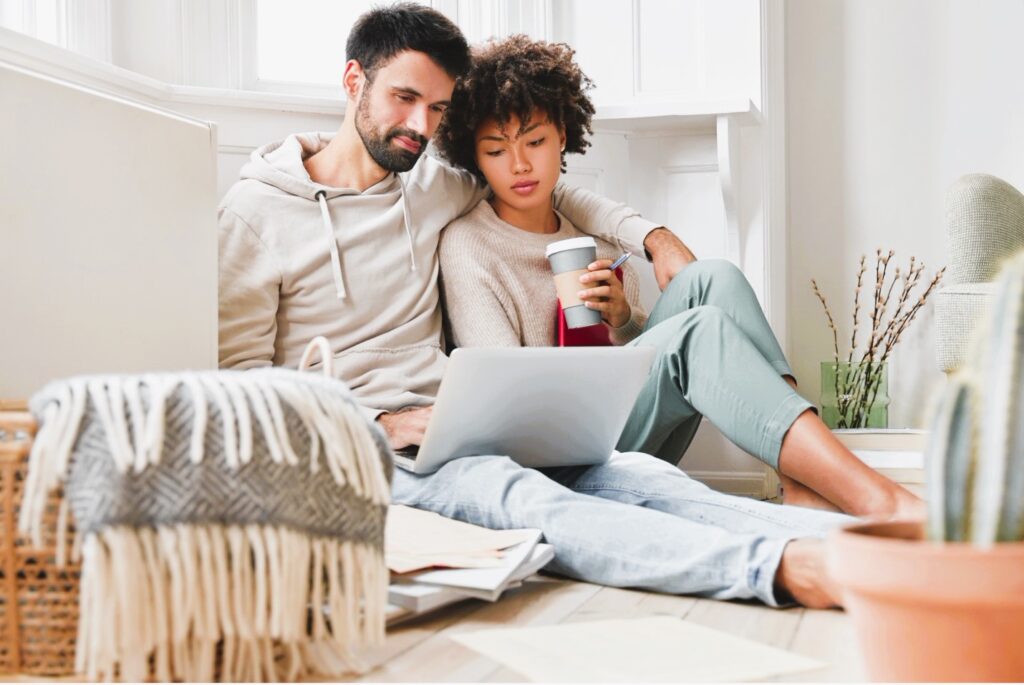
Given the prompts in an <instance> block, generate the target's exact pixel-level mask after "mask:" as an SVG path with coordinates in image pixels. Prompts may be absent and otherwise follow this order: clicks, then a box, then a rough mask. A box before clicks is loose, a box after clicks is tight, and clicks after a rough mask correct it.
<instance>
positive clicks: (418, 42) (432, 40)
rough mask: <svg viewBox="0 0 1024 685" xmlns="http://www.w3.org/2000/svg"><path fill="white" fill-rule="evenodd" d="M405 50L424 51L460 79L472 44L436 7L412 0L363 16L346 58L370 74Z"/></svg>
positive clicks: (465, 68) (348, 43)
mask: <svg viewBox="0 0 1024 685" xmlns="http://www.w3.org/2000/svg"><path fill="white" fill-rule="evenodd" d="M405 50H415V51H416V52H422V53H424V54H425V55H427V57H429V58H430V59H432V60H433V61H434V62H435V63H436V64H437V66H439V67H441V68H442V69H444V70H445V71H446V72H447V73H448V75H449V76H451V77H452V78H453V79H457V78H459V77H460V76H462V75H463V74H465V73H466V72H467V71H468V70H469V45H468V44H467V43H466V38H465V36H463V35H462V32H461V31H460V30H459V27H458V26H456V25H455V24H453V23H452V21H451V20H450V19H448V17H446V16H444V15H443V14H441V13H440V12H438V11H437V10H435V9H431V8H430V7H425V6H423V5H417V4H414V3H411V2H401V3H398V4H395V5H391V6H389V7H378V8H376V9H373V10H370V11H369V12H367V13H366V14H364V15H362V16H361V17H359V19H358V20H357V21H356V23H355V25H354V26H353V27H352V31H351V33H349V34H348V42H347V43H346V45H345V59H346V60H350V59H354V60H356V61H357V62H359V64H360V65H362V67H363V71H365V72H366V75H367V76H368V77H370V78H371V79H372V78H373V75H374V73H375V72H376V71H377V69H379V68H380V67H382V66H384V65H385V64H386V63H387V62H388V60H390V59H391V58H392V57H394V56H395V55H397V54H398V53H400V52H403V51H405Z"/></svg>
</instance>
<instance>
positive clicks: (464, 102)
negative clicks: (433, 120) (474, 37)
mask: <svg viewBox="0 0 1024 685" xmlns="http://www.w3.org/2000/svg"><path fill="white" fill-rule="evenodd" d="M573 54H575V51H574V50H573V49H572V48H570V47H569V46H568V45H566V44H565V43H548V42H545V41H535V40H533V39H531V38H530V37H528V36H524V35H515V36H510V37H509V38H505V39H504V40H500V41H492V42H489V43H487V44H485V45H484V46H482V47H481V48H479V49H477V50H475V51H474V53H473V66H472V67H471V68H470V70H469V73H468V74H467V75H466V76H464V77H463V78H461V79H459V80H458V81H457V82H456V84H455V92H454V93H452V104H451V107H449V108H448V110H447V111H446V112H445V116H444V119H442V120H441V125H440V126H439V127H438V129H437V135H436V136H435V137H434V141H435V144H436V145H437V146H438V149H439V150H440V151H441V154H443V155H444V156H445V157H446V158H447V159H448V161H450V162H451V163H452V164H454V165H456V166H459V167H462V168H463V169H466V170H468V171H471V172H473V173H474V174H475V175H476V176H477V178H480V179H481V180H485V179H484V175H483V172H482V171H480V168H479V167H478V166H477V164H476V131H477V129H478V128H479V127H480V125H481V124H482V123H483V122H484V121H486V120H487V119H489V118H491V117H493V118H494V119H495V120H496V121H497V122H498V125H499V126H505V124H507V123H508V121H509V117H510V115H513V114H514V115H515V116H516V117H518V118H519V121H520V125H521V127H525V126H526V125H527V124H529V122H530V117H531V116H532V115H533V113H534V111H535V110H540V111H541V112H544V113H545V114H547V116H548V119H549V120H550V121H551V123H553V124H554V125H555V126H557V127H558V128H560V129H563V130H564V131H565V150H564V151H563V152H562V171H565V154H566V153H567V152H576V153H582V152H584V151H585V150H586V149H587V147H589V146H590V141H589V140H587V138H586V136H587V135H588V134H590V133H593V130H592V129H591V127H590V120H591V118H592V117H593V116H594V104H593V103H592V102H591V101H590V98H589V97H588V96H587V94H586V91H587V90H589V89H590V88H592V87H593V85H594V84H593V82H592V81H591V80H590V79H589V78H588V77H587V75H586V74H584V73H583V71H582V70H580V68H579V66H578V65H577V64H576V63H575V62H574V61H573V59H572V57H573ZM520 132H522V128H521V129H520Z"/></svg>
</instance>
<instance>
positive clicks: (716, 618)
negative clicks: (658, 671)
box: [361, 578, 867, 682]
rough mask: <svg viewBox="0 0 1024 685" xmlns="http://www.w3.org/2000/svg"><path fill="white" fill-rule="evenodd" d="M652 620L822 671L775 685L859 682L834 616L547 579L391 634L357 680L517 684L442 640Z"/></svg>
mask: <svg viewBox="0 0 1024 685" xmlns="http://www.w3.org/2000/svg"><path fill="white" fill-rule="evenodd" d="M653 615H668V616H678V617H680V618H682V619H684V620H686V621H693V622H694V623H699V624H701V625H703V626H707V627H709V628H714V629H716V630H722V631H725V632H729V633H732V634H734V635H737V636H740V637H744V638H748V639H751V640H755V641H758V642H763V643H765V644H767V645H771V646H773V647H779V648H781V649H786V650H789V651H792V652H795V653H797V654H802V655H804V656H808V657H811V658H813V659H816V660H818V661H821V662H823V663H826V664H828V666H827V667H826V668H823V669H819V670H816V671H808V672H806V673H801V674H797V675H794V676H789V677H783V678H780V679H779V680H780V681H783V682H798V681H816V682H820V681H827V682H839V681H864V680H867V677H866V674H865V672H864V669H863V666H862V664H861V662H860V657H859V655H858V653H857V648H856V644H855V642H854V639H853V631H852V626H851V624H850V622H849V619H848V617H847V615H846V614H844V613H843V612H841V611H820V610H811V609H800V608H793V609H770V608H767V607H765V606H763V605H761V604H750V603H741V602H720V601H714V600H705V599H695V598H692V597H673V596H668V595H660V594H655V593H649V592H639V591H635V590H619V589H616V588H606V587H601V586H598V585H590V584H588V583H577V582H571V581H565V580H556V579H550V578H539V579H538V580H536V581H530V582H528V583H526V584H525V585H524V586H523V587H522V588H519V589H516V590H511V591H509V592H508V593H506V594H505V596H503V597H502V599H501V600H500V601H498V602H495V603H493V604H491V603H487V602H481V601H478V600H468V601H466V602H463V603H461V604H457V605H454V606H450V607H445V608H443V609H440V610H439V611H438V612H437V613H435V614H432V615H429V616H424V617H420V618H419V619H415V620H413V621H410V622H407V623H405V624H401V625H398V626H395V627H393V628H391V629H390V630H389V631H388V637H387V642H386V644H385V645H384V647H383V648H382V649H380V650H379V651H378V652H376V653H374V654H372V655H371V663H372V664H376V666H375V667H373V668H372V669H371V670H370V671H368V672H367V673H366V674H365V675H364V676H363V677H362V678H361V680H362V681H367V682H395V681H419V682H463V681H470V682H472V681H487V682H509V681H522V680H523V677H522V676H521V675H520V674H518V673H516V672H515V671H511V670H509V669H507V668H505V667H503V666H502V665H501V664H498V663H497V662H494V661H492V660H490V659H488V658H487V657H484V656H481V655H479V654H477V653H476V652H474V651H473V650H471V649H468V648H466V647H463V646H462V645H460V644H459V643H457V642H455V641H453V640H450V639H449V638H450V637H451V636H452V635H457V634H458V633H462V632H467V631H472V630H482V629H487V628H509V627H515V626H546V625H556V624H559V623H568V622H572V621H595V620H606V619H612V618H635V617H641V616H653Z"/></svg>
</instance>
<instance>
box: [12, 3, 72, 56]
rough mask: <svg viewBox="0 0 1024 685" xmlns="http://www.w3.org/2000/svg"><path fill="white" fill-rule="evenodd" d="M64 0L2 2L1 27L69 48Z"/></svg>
mask: <svg viewBox="0 0 1024 685" xmlns="http://www.w3.org/2000/svg"><path fill="white" fill-rule="evenodd" d="M64 5H65V3H64V2H62V0H34V1H33V2H26V1H25V0H0V26H3V27H4V28H8V29H11V30H12V31H18V32H19V33H24V34H26V35H29V36H32V37H33V38H38V39H39V40H44V41H46V42H47V43H52V44H54V45H59V46H61V47H67V41H66V39H65V35H66V31H65V30H64V28H65V27H64V18H65V16H64V15H65V6H64Z"/></svg>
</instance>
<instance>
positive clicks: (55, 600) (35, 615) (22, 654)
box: [0, 411, 79, 676]
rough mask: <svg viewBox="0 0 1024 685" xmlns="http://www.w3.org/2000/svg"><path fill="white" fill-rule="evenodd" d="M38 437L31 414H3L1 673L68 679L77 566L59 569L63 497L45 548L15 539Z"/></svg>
mask: <svg viewBox="0 0 1024 685" xmlns="http://www.w3.org/2000/svg"><path fill="white" fill-rule="evenodd" d="M34 432H35V422H34V421H33V419H32V416H31V415H30V414H29V413H28V412H24V411H0V489H2V495H0V517H2V523H3V525H2V526H0V554H2V565H0V673H23V674H27V675H38V676H57V675H67V674H71V673H73V672H74V665H75V637H76V633H77V629H78V579H79V565H78V564H75V563H71V562H70V560H69V561H68V564H67V566H65V567H64V568H58V567H57V563H56V535H55V532H54V531H55V529H56V519H57V510H58V507H59V504H60V496H59V494H54V495H52V496H51V497H50V500H49V502H48V504H47V509H46V517H45V519H44V526H43V531H44V532H43V545H42V546H41V547H36V546H34V545H33V544H32V543H31V541H30V540H27V539H25V538H23V537H21V536H19V535H18V534H17V521H18V508H19V505H20V503H21V494H22V485H23V483H24V480H25V474H26V471H27V466H28V453H29V450H30V448H31V445H32V435H33V434H34ZM73 540H74V538H73V530H72V529H71V528H70V526H69V531H68V544H69V545H70V544H71V543H72V541H73ZM68 556H69V557H70V555H68Z"/></svg>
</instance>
